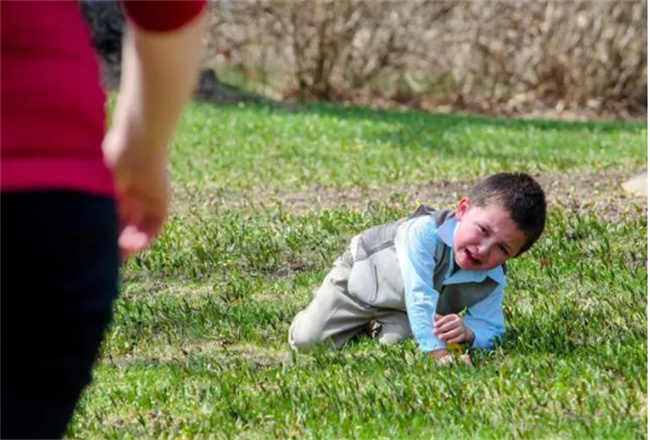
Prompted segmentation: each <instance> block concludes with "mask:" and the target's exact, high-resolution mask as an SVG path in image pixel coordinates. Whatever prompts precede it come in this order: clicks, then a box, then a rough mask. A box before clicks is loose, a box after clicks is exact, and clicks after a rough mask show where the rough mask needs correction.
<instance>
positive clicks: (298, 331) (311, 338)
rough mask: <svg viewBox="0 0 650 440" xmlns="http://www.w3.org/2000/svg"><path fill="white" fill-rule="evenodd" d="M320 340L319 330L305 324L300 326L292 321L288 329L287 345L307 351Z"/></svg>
mask: <svg viewBox="0 0 650 440" xmlns="http://www.w3.org/2000/svg"><path fill="white" fill-rule="evenodd" d="M320 342H322V341H321V339H320V334H319V332H316V331H314V329H313V328H309V327H307V326H300V325H299V324H298V323H296V322H294V323H293V324H291V328H290V329H289V345H291V348H293V349H294V350H299V351H307V350H309V349H311V348H313V347H314V346H316V345H317V344H319V343H320Z"/></svg>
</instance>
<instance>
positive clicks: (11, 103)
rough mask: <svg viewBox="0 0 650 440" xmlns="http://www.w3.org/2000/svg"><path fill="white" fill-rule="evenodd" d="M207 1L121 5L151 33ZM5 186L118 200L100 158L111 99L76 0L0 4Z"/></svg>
mask: <svg viewBox="0 0 650 440" xmlns="http://www.w3.org/2000/svg"><path fill="white" fill-rule="evenodd" d="M206 4H207V0H179V1H169V0H167V1H160V2H156V1H142V0H130V1H127V0H122V6H123V10H124V12H125V15H127V17H128V18H129V19H130V20H131V21H132V22H133V23H134V24H135V25H136V26H138V27H141V28H144V29H147V30H150V31H158V32H163V31H169V30H174V29H177V28H179V27H181V26H182V25H184V24H185V23H187V22H188V21H190V20H191V19H192V18H194V17H195V16H197V15H198V14H199V13H200V12H201V11H202V10H203V8H204V7H205V5H206ZM0 19H1V25H0V69H2V70H1V71H0V74H1V77H0V188H1V190H2V191H3V192H4V191H23V190H54V189H63V190H75V191H82V192H88V193H92V194H97V195H105V196H112V195H113V191H114V190H113V179H112V175H111V173H110V171H109V170H108V168H107V167H106V165H105V164H104V161H103V157H102V151H101V144H102V140H103V137H104V132H105V121H106V113H105V102H106V95H105V93H104V90H103V89H102V87H101V78H100V70H99V63H98V59H97V57H96V55H95V52H94V50H93V48H92V46H91V40H90V30H89V29H88V28H87V26H86V23H85V21H84V19H83V17H82V15H81V10H80V8H79V4H78V3H77V1H75V0H65V1H64V0H46V1H25V0H20V1H2V2H0Z"/></svg>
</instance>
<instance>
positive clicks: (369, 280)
mask: <svg viewBox="0 0 650 440" xmlns="http://www.w3.org/2000/svg"><path fill="white" fill-rule="evenodd" d="M422 215H430V216H432V217H433V218H434V219H435V221H436V224H437V225H438V227H440V226H441V225H442V224H443V223H444V222H445V220H447V219H448V218H449V217H451V216H453V215H454V211H450V210H432V209H429V208H426V207H424V206H420V207H419V208H418V210H417V211H416V212H415V213H414V214H413V215H412V216H411V217H409V218H405V219H401V220H397V221H395V222H391V223H386V224H383V225H379V226H375V227H374V228H370V229H368V230H366V231H364V232H362V233H361V234H359V235H357V236H356V237H354V238H353V239H352V244H351V253H352V258H353V261H354V262H353V266H352V270H351V272H350V277H349V279H348V292H349V293H350V295H351V296H353V297H356V298H357V299H359V300H360V301H361V302H363V303H366V304H368V305H370V306H372V307H381V308H389V309H398V310H406V304H405V302H404V282H403V280H402V274H401V271H400V269H399V264H398V262H397V254H396V252H395V235H396V233H397V229H398V228H399V226H400V225H401V224H402V223H403V222H405V221H406V220H409V219H411V218H414V217H419V216H422ZM449 251H450V248H449V246H447V245H446V244H445V243H444V242H443V241H442V240H438V245H437V246H436V250H435V255H434V258H435V261H436V266H435V268H434V273H433V286H434V288H435V289H436V291H438V293H440V298H439V300H438V307H437V313H440V314H443V315H446V314H449V313H458V312H460V311H461V310H463V309H464V308H465V307H469V306H471V305H472V304H474V303H476V302H478V301H480V300H482V299H484V298H485V297H487V296H488V295H489V294H490V293H492V291H493V290H494V288H495V287H496V286H497V284H498V283H497V282H496V281H494V280H493V279H491V278H490V277H486V278H485V280H484V281H482V282H480V283H474V282H469V283H460V284H450V285H446V286H443V284H442V282H443V281H444V277H445V274H446V273H447V270H448V269H449V265H450V264H452V261H450V260H451V258H450V252H449ZM503 269H504V271H505V265H504V267H503Z"/></svg>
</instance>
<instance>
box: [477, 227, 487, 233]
mask: <svg viewBox="0 0 650 440" xmlns="http://www.w3.org/2000/svg"><path fill="white" fill-rule="evenodd" d="M478 228H479V229H480V231H481V234H483V235H486V234H487V229H485V228H484V227H483V226H481V225H479V226H478Z"/></svg>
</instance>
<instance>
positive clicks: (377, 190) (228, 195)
mask: <svg viewBox="0 0 650 440" xmlns="http://www.w3.org/2000/svg"><path fill="white" fill-rule="evenodd" d="M641 172H645V170H643V169H636V170H629V171H620V170H615V171H609V170H604V171H603V170H599V171H592V172H584V171H579V172H575V173H537V174H533V176H534V177H535V178H536V179H537V180H538V182H539V183H540V184H541V185H542V187H543V188H544V191H545V192H546V196H547V200H548V204H549V208H551V209H552V208H553V207H560V208H562V209H564V210H565V211H566V212H567V213H568V214H574V213H575V214H580V215H590V214H594V215H595V216H596V217H597V218H598V219H600V220H602V221H607V222H617V221H620V220H623V219H628V220H634V219H638V218H643V217H647V198H645V197H639V196H634V195H630V194H628V193H626V192H625V191H624V190H623V188H622V186H621V185H622V183H623V182H625V181H626V180H627V179H629V178H630V176H633V175H635V174H639V173H641ZM474 183H475V181H473V180H472V181H467V180H430V181H428V182H423V183H414V184H401V185H387V186H378V187H368V188H352V189H347V190H340V189H336V188H331V187H326V186H320V185H314V186H312V187H310V188H308V189H306V190H301V191H282V190H270V189H268V188H255V189H253V190H250V191H246V192H244V193H235V192H227V191H223V190H216V189H213V190H210V189H209V188H207V189H205V190H202V191H196V190H193V191H191V192H190V191H189V190H187V189H185V188H183V187H180V186H179V187H176V188H175V191H174V192H175V197H176V198H177V200H178V203H177V208H179V209H180V210H181V211H182V210H187V209H191V208H192V206H191V205H193V207H194V208H196V207H197V206H196V205H195V202H198V203H199V204H200V206H202V207H204V208H205V207H207V208H212V209H224V208H226V209H242V210H249V209H256V208H260V207H264V206H269V205H273V204H275V203H279V204H281V205H282V207H283V208H284V209H286V210H289V211H291V212H293V213H303V212H308V211H312V210H324V209H332V208H341V207H347V208H350V209H364V208H366V207H367V206H368V205H369V204H370V203H376V202H384V203H389V204H395V205H396V206H399V205H403V204H407V205H414V204H415V203H417V202H418V201H420V202H422V203H425V204H427V205H429V206H433V207H453V206H455V204H456V203H457V202H458V200H459V199H460V198H461V197H463V196H464V195H466V194H467V193H468V191H469V190H470V188H471V187H472V185H474ZM198 194H200V195H201V198H200V200H199V199H197V197H196V196H197V195H198Z"/></svg>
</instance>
